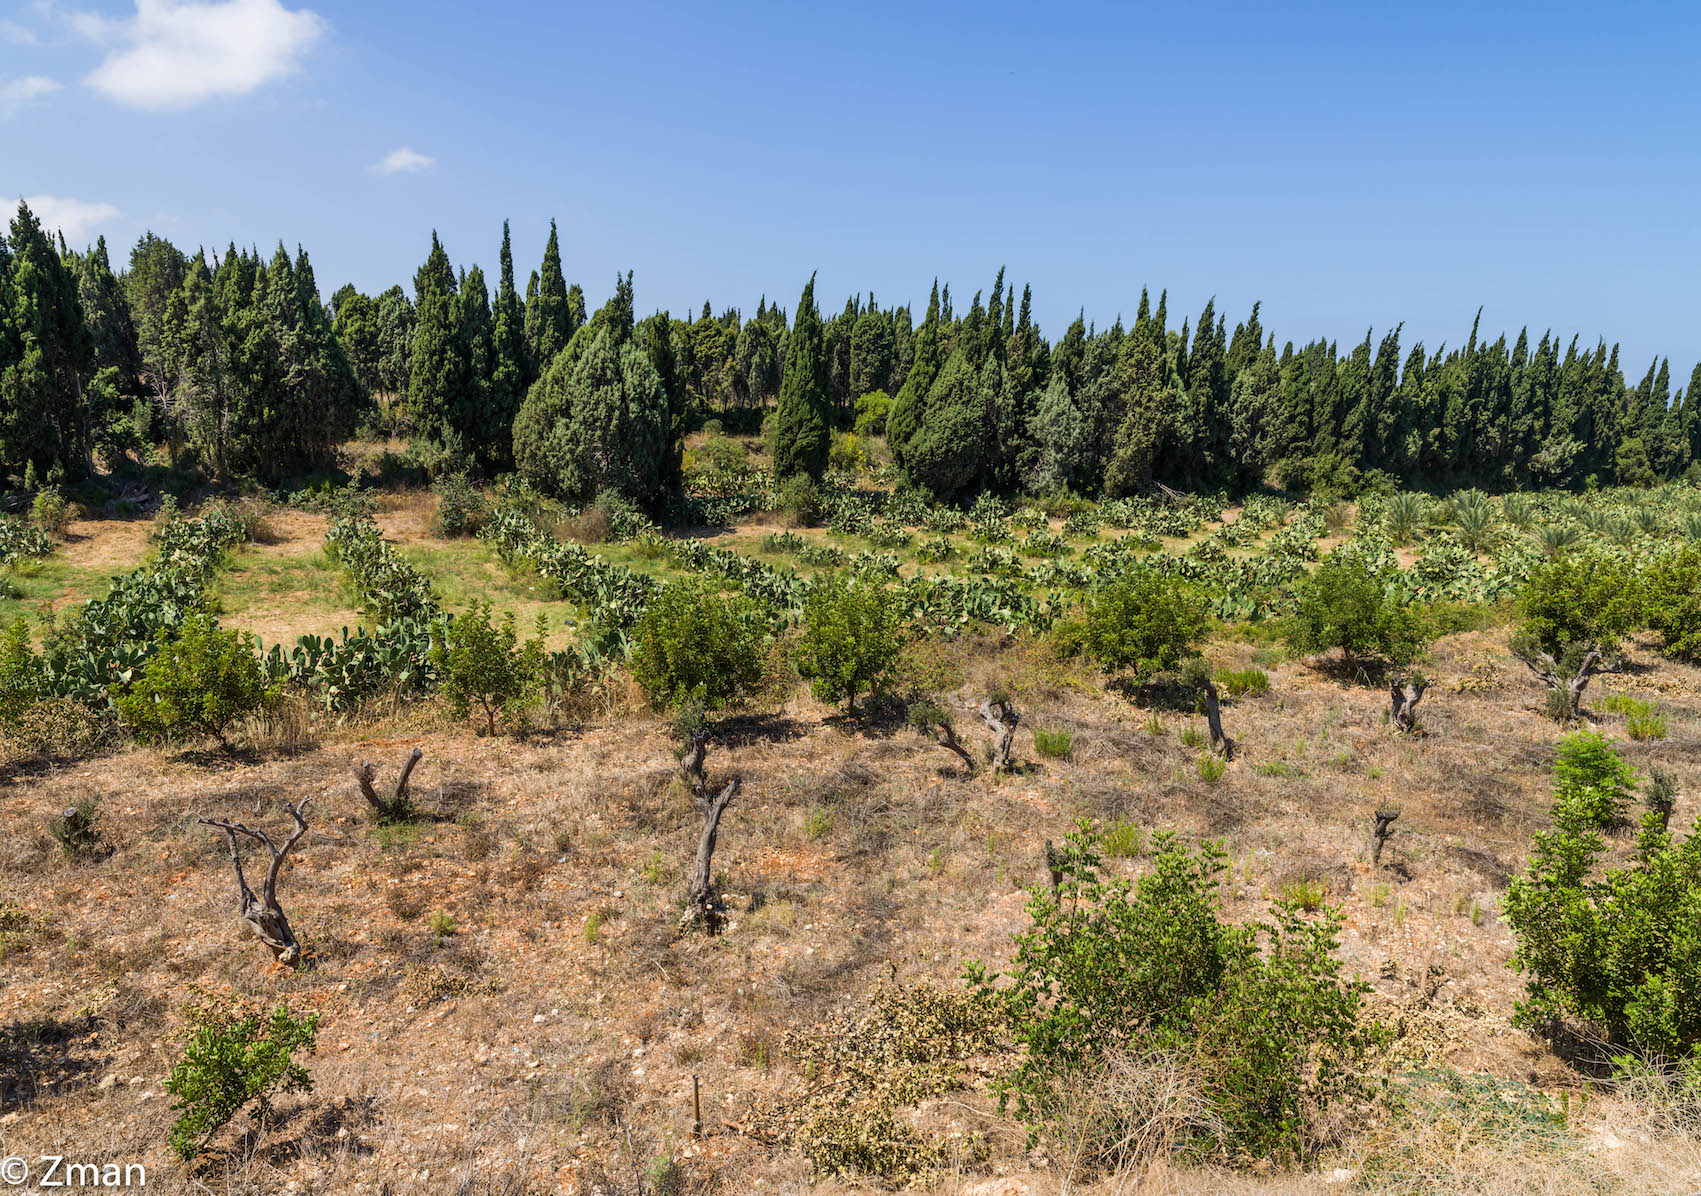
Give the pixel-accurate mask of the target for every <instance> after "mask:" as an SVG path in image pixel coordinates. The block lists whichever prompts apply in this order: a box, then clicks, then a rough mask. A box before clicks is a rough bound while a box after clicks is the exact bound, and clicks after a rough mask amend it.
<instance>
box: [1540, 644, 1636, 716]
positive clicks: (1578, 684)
mask: <svg viewBox="0 0 1701 1196" xmlns="http://www.w3.org/2000/svg"><path fill="white" fill-rule="evenodd" d="M1513 655H1514V656H1516V657H1517V658H1518V659H1519V660H1521V661H1523V662H1524V667H1525V668H1527V669H1529V670H1530V672H1532V673H1534V674H1535V675H1536V677H1537V678H1539V679H1540V680H1541V682H1542V683H1543V684H1544V685H1546V686H1547V687H1548V688H1549V689H1552V690H1558V691H1560V692H1562V693H1564V694H1565V698H1566V710H1567V711H1568V712H1569V713H1570V715H1571V717H1573V718H1575V717H1576V715H1577V712H1578V711H1579V710H1581V709H1582V707H1583V691H1584V690H1585V689H1587V688H1589V682H1590V681H1591V680H1592V679H1593V678H1594V677H1595V676H1596V674H1599V673H1622V672H1623V671H1624V665H1623V663H1622V662H1620V661H1614V662H1612V663H1610V664H1609V663H1607V659H1606V657H1605V656H1604V655H1603V654H1602V653H1601V651H1600V650H1599V649H1598V648H1596V649H1591V650H1590V652H1589V653H1588V655H1586V656H1584V657H1583V661H1582V663H1581V664H1579V665H1578V666H1577V672H1576V674H1575V675H1573V676H1570V677H1567V676H1565V675H1564V674H1562V673H1561V672H1560V671H1559V662H1558V661H1556V660H1555V659H1554V658H1553V657H1552V656H1550V655H1548V654H1547V653H1546V652H1522V651H1519V650H1518V649H1517V648H1516V647H1514V648H1513Z"/></svg>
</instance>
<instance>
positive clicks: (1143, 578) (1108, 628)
mask: <svg viewBox="0 0 1701 1196" xmlns="http://www.w3.org/2000/svg"><path fill="white" fill-rule="evenodd" d="M1209 628H1210V617H1209V616H1208V615H1207V614H1206V613H1205V602H1204V600H1203V599H1202V598H1201V597H1200V596H1199V595H1198V593H1197V592H1196V591H1194V590H1193V589H1192V587H1190V586H1188V585H1186V584H1184V583H1182V582H1178V581H1175V580H1173V579H1171V578H1167V577H1163V576H1161V575H1159V574H1156V573H1141V574H1139V575H1138V576H1136V577H1134V578H1132V579H1130V580H1128V581H1123V582H1118V583H1117V584H1115V585H1113V586H1109V587H1107V588H1105V589H1104V590H1101V591H1100V592H1099V594H1098V596H1097V597H1096V598H1095V599H1094V600H1093V602H1092V604H1091V605H1090V606H1089V607H1088V608H1087V634H1086V649H1087V651H1088V652H1089V653H1090V654H1091V655H1092V656H1093V657H1094V658H1096V659H1097V660H1098V661H1099V662H1100V663H1101V664H1103V665H1104V667H1105V668H1106V669H1107V670H1109V671H1112V672H1116V671H1122V670H1126V671H1128V672H1130V673H1132V674H1133V676H1134V677H1135V679H1136V680H1147V679H1149V678H1151V677H1152V676H1155V675H1156V674H1158V673H1161V672H1167V671H1169V670H1172V669H1175V668H1177V667H1178V666H1179V665H1180V664H1181V662H1182V661H1183V660H1186V659H1187V658H1188V657H1190V656H1192V655H1193V654H1194V653H1195V652H1196V651H1197V650H1198V647H1199V644H1200V643H1202V642H1203V641H1204V638H1205V633H1206V631H1207V630H1208V629H1209Z"/></svg>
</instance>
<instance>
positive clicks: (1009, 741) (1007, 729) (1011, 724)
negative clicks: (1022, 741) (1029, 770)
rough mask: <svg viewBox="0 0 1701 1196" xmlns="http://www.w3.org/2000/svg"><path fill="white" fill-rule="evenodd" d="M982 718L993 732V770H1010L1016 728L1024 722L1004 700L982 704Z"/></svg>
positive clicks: (992, 699) (989, 700) (992, 700)
mask: <svg viewBox="0 0 1701 1196" xmlns="http://www.w3.org/2000/svg"><path fill="white" fill-rule="evenodd" d="M980 717H981V719H982V721H984V722H985V723H986V728H987V730H989V731H991V732H992V770H993V771H994V772H1008V771H1009V770H1010V749H1011V746H1012V745H1013V744H1014V743H1015V741H1016V726H1017V724H1018V723H1020V722H1021V721H1022V716H1021V715H1019V714H1017V713H1016V711H1015V708H1014V707H1012V706H1011V705H1010V703H1009V702H1007V701H1006V700H1005V699H1003V698H987V699H986V701H984V702H982V703H981V704H980Z"/></svg>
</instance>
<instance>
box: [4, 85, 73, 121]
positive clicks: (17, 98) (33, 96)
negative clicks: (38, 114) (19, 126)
mask: <svg viewBox="0 0 1701 1196" xmlns="http://www.w3.org/2000/svg"><path fill="white" fill-rule="evenodd" d="M58 90H59V82H58V80H56V79H49V78H48V77H47V76H46V75H24V76H22V77H20V78H17V79H5V80H0V116H16V115H17V114H18V113H19V112H21V111H23V110H24V109H25V108H27V107H29V106H30V105H31V104H33V103H35V102H36V101H37V100H39V99H41V97H42V96H45V95H51V94H52V93H53V92H56V91H58Z"/></svg>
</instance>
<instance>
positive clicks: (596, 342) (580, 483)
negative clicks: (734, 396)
mask: <svg viewBox="0 0 1701 1196" xmlns="http://www.w3.org/2000/svg"><path fill="white" fill-rule="evenodd" d="M627 300H628V302H629V300H630V295H629V293H628V294H627ZM617 302H618V299H617ZM614 307H616V304H610V308H614ZM620 315H621V313H620V312H619V311H618V310H615V311H612V312H611V311H610V310H609V309H608V308H605V309H604V310H603V311H601V312H598V313H597V316H596V318H595V319H593V320H592V321H591V323H590V324H587V325H586V326H585V327H584V328H582V329H580V330H579V332H578V333H576V334H575V335H574V338H573V342H572V344H571V345H570V346H569V347H568V348H567V349H566V350H565V351H563V352H561V353H559V354H557V355H556V357H555V360H554V362H553V364H552V365H551V366H550V367H549V371H548V372H547V373H546V374H545V375H544V376H543V377H542V378H540V379H539V380H538V381H537V383H536V384H535V385H534V386H533V387H532V389H531V392H530V393H529V394H528V395H527V396H526V401H525V403H524V404H523V405H522V407H521V409H520V415H519V418H518V419H517V420H516V421H515V425H514V459H515V463H516V465H517V467H518V469H519V471H520V473H521V475H522V476H523V477H525V478H526V479H527V480H528V481H529V482H531V483H532V484H533V485H535V486H536V487H538V489H540V490H542V491H543V492H544V493H546V494H551V495H555V496H557V497H560V498H564V499H567V500H569V501H572V502H588V501H589V500H590V499H592V498H594V497H595V496H596V495H597V494H598V493H600V492H601V491H603V490H615V491H618V492H619V493H620V494H622V495H624V496H625V497H627V498H629V499H631V500H632V501H634V502H638V503H646V504H648V503H653V502H654V501H655V500H656V498H657V496H658V494H659V493H660V491H661V489H662V486H663V482H664V478H665V475H666V472H667V470H668V467H669V464H670V462H671V461H672V460H673V455H672V454H673V445H674V442H673V440H672V437H673V435H674V428H673V420H672V399H671V398H670V396H669V394H668V392H667V390H666V388H665V386H664V385H663V381H662V378H661V375H660V374H658V373H657V371H656V368H655V365H654V363H653V361H652V359H651V356H650V354H649V353H648V352H646V351H645V349H644V347H643V346H642V345H640V344H639V343H638V342H637V341H636V340H635V339H634V338H633V337H632V335H631V333H632V326H631V324H630V323H624V324H623V323H622V321H621V319H620ZM625 315H626V316H627V317H629V316H630V307H629V306H628V307H627V308H626V309H625Z"/></svg>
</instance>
